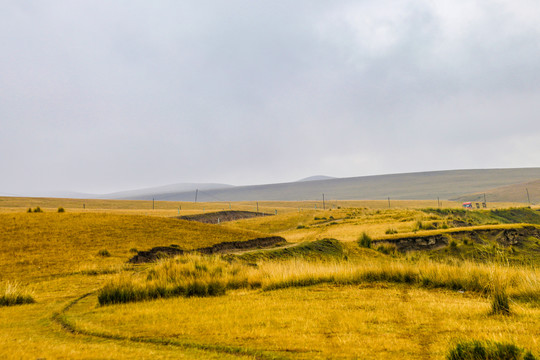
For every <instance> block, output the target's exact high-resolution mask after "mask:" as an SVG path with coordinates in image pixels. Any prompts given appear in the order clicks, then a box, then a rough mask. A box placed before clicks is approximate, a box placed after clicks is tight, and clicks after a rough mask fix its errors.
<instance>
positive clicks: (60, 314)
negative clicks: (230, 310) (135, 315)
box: [51, 291, 289, 360]
mask: <svg viewBox="0 0 540 360" xmlns="http://www.w3.org/2000/svg"><path fill="white" fill-rule="evenodd" d="M95 294H96V292H95V291H92V292H89V293H86V294H83V295H81V296H79V297H78V298H76V299H74V300H72V301H70V302H69V303H68V304H67V305H66V306H64V307H63V308H62V309H61V310H60V311H57V312H54V313H53V315H52V317H51V320H52V321H53V322H54V323H56V324H58V325H60V327H61V328H62V329H64V330H65V331H67V332H69V333H71V334H73V335H86V336H91V337H97V338H100V339H107V340H117V341H131V342H135V343H146V344H153V345H165V346H176V347H178V348H191V349H197V350H204V351H212V352H217V353H225V354H230V355H238V356H251V357H252V358H253V359H260V360H286V359H289V358H287V357H284V356H282V355H278V354H274V353H270V352H267V351H261V350H255V349H249V348H241V347H237V346H229V345H210V344H198V343H194V342H182V341H178V340H173V339H165V338H147V337H137V336H124V335H116V334H107V333H102V332H97V331H90V330H83V329H79V328H77V327H76V326H75V324H73V323H72V322H70V321H69V320H68V319H67V312H68V311H69V310H70V309H71V308H72V307H73V306H75V305H76V304H77V303H79V302H80V301H81V300H83V299H85V298H87V297H89V296H92V295H95Z"/></svg>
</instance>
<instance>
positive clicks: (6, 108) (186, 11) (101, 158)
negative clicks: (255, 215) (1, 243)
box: [0, 0, 540, 195]
mask: <svg viewBox="0 0 540 360" xmlns="http://www.w3.org/2000/svg"><path fill="white" fill-rule="evenodd" d="M537 14H540V3H538V2H534V1H530V0H517V1H498V2H496V3H471V2H468V1H465V0H458V1H450V0H443V1H438V2H436V3H433V2H431V1H427V0H421V1H410V0H407V1H392V0H383V1H378V2H368V1H365V2H356V1H346V0H340V1H334V2H325V1H309V2H308V1H297V2H294V3H286V2H268V3H253V2H249V1H245V0H244V1H229V2H226V3H223V2H217V1H197V2H195V1H183V2H181V3H179V2H175V1H159V2H151V3H150V2H138V1H136V2H133V1H117V2H113V3H110V2H105V1H85V0H83V1H79V2H69V1H54V2H47V3H42V2H9V3H6V4H4V7H3V11H2V12H1V13H0V29H1V30H2V33H3V34H4V36H3V37H2V39H1V41H0V51H1V53H2V54H3V56H2V57H0V65H1V66H2V72H0V84H1V85H0V125H1V129H2V131H0V166H1V167H2V169H3V171H2V176H0V194H4V195H28V194H43V193H50V192H54V191H73V192H81V193H90V194H107V193H112V192H118V191H126V190H131V189H141V188H147V187H155V186H162V185H167V184H176V183H200V182H212V183H223V184H231V185H252V184H270V183H284V182H292V181H297V180H298V179H302V178H305V177H309V176H313V175H316V174H322V175H326V176H332V177H338V178H343V177H359V176H370V175H382V174H397V173H410V172H424V171H441V170H452V169H492V168H520V167H536V166H538V165H539V164H538V159H539V158H540V141H539V140H540V122H539V121H538V119H537V114H538V113H540V67H538V63H540V45H539V44H540V21H538V15H537Z"/></svg>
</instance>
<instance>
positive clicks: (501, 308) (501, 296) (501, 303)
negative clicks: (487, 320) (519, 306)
mask: <svg viewBox="0 0 540 360" xmlns="http://www.w3.org/2000/svg"><path fill="white" fill-rule="evenodd" d="M491 297H492V299H491V314H492V315H510V313H511V311H510V302H509V299H508V295H507V294H506V291H504V290H497V291H493V293H492V295H491Z"/></svg>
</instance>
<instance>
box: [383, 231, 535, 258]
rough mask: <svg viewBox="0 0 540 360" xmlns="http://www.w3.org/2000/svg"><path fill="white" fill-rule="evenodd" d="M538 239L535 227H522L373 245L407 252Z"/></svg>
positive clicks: (465, 232)
mask: <svg viewBox="0 0 540 360" xmlns="http://www.w3.org/2000/svg"><path fill="white" fill-rule="evenodd" d="M531 237H533V238H536V239H540V229H539V228H537V227H535V226H524V227H522V228H509V229H501V228H496V229H473V230H462V229H460V230H457V231H449V232H443V233H438V234H434V235H419V236H407V237H403V238H392V239H382V240H375V241H374V243H375V244H384V243H386V244H393V245H395V246H396V248H397V250H399V251H401V252H407V251H412V250H435V249H439V248H443V247H445V246H448V244H449V243H450V242H451V241H452V240H455V241H464V240H467V241H472V242H474V243H477V244H486V243H489V242H493V241H494V242H496V243H498V244H499V245H501V246H504V247H509V246H512V245H518V246H519V244H520V243H521V242H523V241H524V240H525V239H529V238H531Z"/></svg>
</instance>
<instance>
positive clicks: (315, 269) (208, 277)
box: [99, 255, 540, 313]
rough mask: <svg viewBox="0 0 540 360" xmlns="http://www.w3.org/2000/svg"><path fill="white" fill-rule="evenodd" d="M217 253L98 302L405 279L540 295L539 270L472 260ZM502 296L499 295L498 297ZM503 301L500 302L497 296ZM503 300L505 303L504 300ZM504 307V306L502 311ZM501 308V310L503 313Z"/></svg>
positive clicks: (161, 268) (162, 269)
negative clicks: (247, 258) (248, 257)
mask: <svg viewBox="0 0 540 360" xmlns="http://www.w3.org/2000/svg"><path fill="white" fill-rule="evenodd" d="M228 259H229V261H225V260H224V258H221V257H217V256H201V255H185V256H181V257H177V258H175V259H170V260H164V261H162V262H160V263H158V264H157V265H156V266H155V267H153V268H150V269H149V270H147V271H146V272H144V273H139V274H136V275H133V276H126V275H125V274H121V275H120V276H118V277H117V278H115V279H114V280H112V281H110V282H109V283H108V284H107V285H106V286H105V287H103V288H102V289H101V290H100V292H99V303H100V304H102V305H105V304H114V303H122V302H133V301H141V300H150V299H155V298H166V297H174V296H217V295H222V294H225V292H226V291H227V290H229V289H255V288H262V289H263V290H264V291H270V290H276V289H283V288H288V287H303V286H311V285H317V284H335V285H358V284H362V283H373V282H389V283H404V284H410V285H415V286H419V287H423V288H444V289H450V290H455V291H458V290H460V291H470V292H474V293H478V294H481V295H484V296H488V295H490V294H495V292H494V291H493V290H492V289H494V288H499V287H498V285H494V283H497V284H499V283H504V284H505V287H504V294H505V295H506V296H512V297H516V298H521V299H523V300H526V299H527V297H526V296H524V295H527V296H531V293H534V294H536V295H534V294H533V296H534V297H535V298H538V296H540V294H538V291H539V289H540V271H539V270H537V269H527V268H517V267H508V266H500V265H493V264H490V265H486V264H477V263H472V262H462V263H459V264H443V263H438V262H433V261H429V260H421V261H417V262H415V263H413V262H409V261H406V260H401V261H396V260H395V259H394V260H393V261H388V260H384V259H383V260H380V259H379V260H377V259H374V260H372V261H370V262H362V263H353V262H349V261H343V260H341V261H337V260H336V261H318V262H314V261H309V260H306V259H302V258H293V259H289V260H286V261H280V262H276V261H261V262H259V263H257V264H253V263H246V262H241V261H234V260H231V259H230V258H228ZM498 301H499V300H498ZM499 302H500V301H499ZM500 303H501V304H503V303H502V302H500ZM500 311H504V310H500ZM500 311H499V310H498V312H497V313H500Z"/></svg>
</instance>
